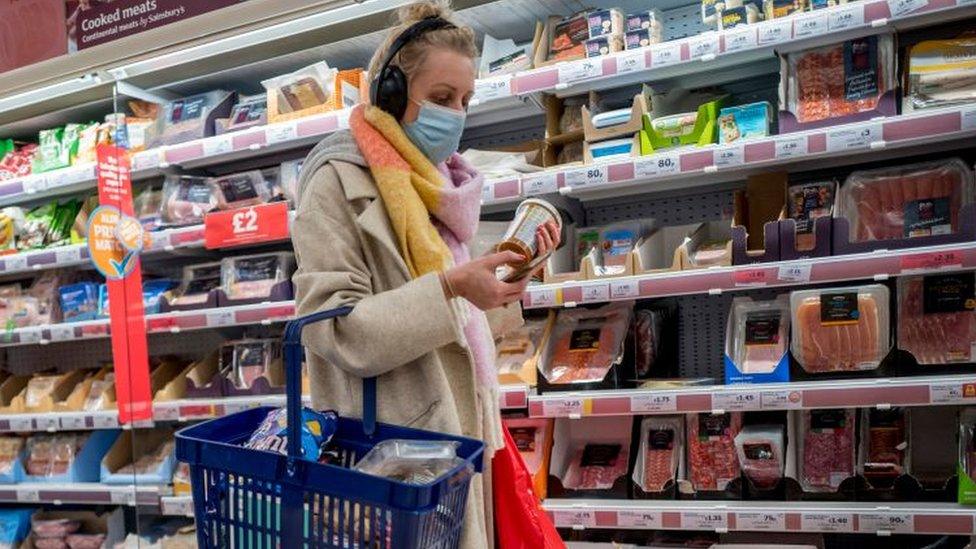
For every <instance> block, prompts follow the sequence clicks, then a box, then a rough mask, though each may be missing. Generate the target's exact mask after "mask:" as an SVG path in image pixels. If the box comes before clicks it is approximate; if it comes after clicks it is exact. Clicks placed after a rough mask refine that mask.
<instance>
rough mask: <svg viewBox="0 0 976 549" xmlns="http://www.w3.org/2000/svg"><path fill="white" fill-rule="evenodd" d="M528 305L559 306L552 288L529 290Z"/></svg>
mask: <svg viewBox="0 0 976 549" xmlns="http://www.w3.org/2000/svg"><path fill="white" fill-rule="evenodd" d="M529 304H530V305H531V306H533V307H555V306H556V305H559V300H558V299H557V298H556V290H554V289H552V288H547V289H544V290H542V289H540V290H529Z"/></svg>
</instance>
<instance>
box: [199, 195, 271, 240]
mask: <svg viewBox="0 0 976 549" xmlns="http://www.w3.org/2000/svg"><path fill="white" fill-rule="evenodd" d="M203 224H204V233H203V234H204V243H205V245H206V247H207V249H209V250H216V249H220V248H230V247H232V246H244V245H248V244H259V243H261V242H274V241H278V240H287V239H288V234H289V233H288V204H287V203H285V202H274V203H271V204H262V205H260V206H252V207H250V208H241V209H238V210H231V211H227V212H214V213H209V214H207V216H206V217H205V218H204V221H203Z"/></svg>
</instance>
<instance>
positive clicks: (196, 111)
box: [169, 96, 207, 124]
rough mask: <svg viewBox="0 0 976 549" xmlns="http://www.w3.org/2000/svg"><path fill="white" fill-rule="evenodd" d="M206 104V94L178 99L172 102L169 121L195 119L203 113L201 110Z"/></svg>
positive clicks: (177, 121)
mask: <svg viewBox="0 0 976 549" xmlns="http://www.w3.org/2000/svg"><path fill="white" fill-rule="evenodd" d="M206 105H207V97H206V96H201V97H191V98H189V99H178V100H176V101H174V102H173V103H172V110H171V111H170V117H169V123H170V124H179V123H180V122H186V121H188V120H196V119H197V118H200V116H201V115H202V114H203V110H204V107H205V106H206Z"/></svg>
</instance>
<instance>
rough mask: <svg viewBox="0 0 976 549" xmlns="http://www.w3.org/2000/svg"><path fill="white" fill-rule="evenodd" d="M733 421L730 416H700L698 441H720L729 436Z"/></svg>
mask: <svg viewBox="0 0 976 549" xmlns="http://www.w3.org/2000/svg"><path fill="white" fill-rule="evenodd" d="M731 421H732V416H730V415H729V414H698V439H699V440H702V441H706V440H718V439H720V438H722V437H725V436H727V435H728V432H729V426H730V425H731Z"/></svg>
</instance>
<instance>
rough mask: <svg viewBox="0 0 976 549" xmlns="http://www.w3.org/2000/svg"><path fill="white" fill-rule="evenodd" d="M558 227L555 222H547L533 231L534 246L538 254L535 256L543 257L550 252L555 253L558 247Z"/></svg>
mask: <svg viewBox="0 0 976 549" xmlns="http://www.w3.org/2000/svg"><path fill="white" fill-rule="evenodd" d="M559 242H560V240H559V225H556V222H555V221H549V222H547V223H543V224H542V225H539V228H538V229H536V230H535V245H536V249H537V250H538V252H536V255H537V256H543V255H546V254H547V253H549V252H550V251H556V248H558V247H559Z"/></svg>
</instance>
